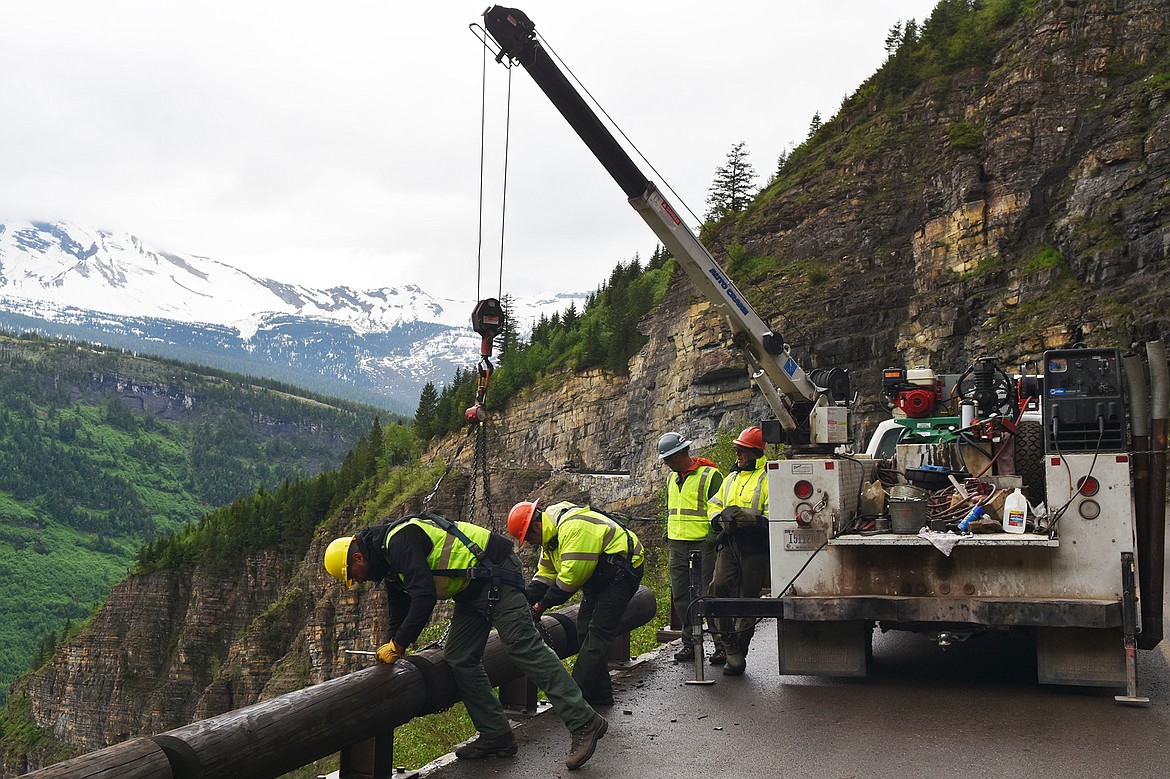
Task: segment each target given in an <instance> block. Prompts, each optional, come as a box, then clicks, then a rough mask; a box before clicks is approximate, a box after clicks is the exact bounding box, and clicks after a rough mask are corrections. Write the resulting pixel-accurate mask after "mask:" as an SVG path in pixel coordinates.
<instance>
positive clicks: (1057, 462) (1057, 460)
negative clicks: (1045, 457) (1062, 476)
mask: <svg viewBox="0 0 1170 779" xmlns="http://www.w3.org/2000/svg"><path fill="white" fill-rule="evenodd" d="M1049 462H1051V463H1052V464H1053V465H1060V458H1059V457H1053V458H1052V459H1051V460H1049Z"/></svg>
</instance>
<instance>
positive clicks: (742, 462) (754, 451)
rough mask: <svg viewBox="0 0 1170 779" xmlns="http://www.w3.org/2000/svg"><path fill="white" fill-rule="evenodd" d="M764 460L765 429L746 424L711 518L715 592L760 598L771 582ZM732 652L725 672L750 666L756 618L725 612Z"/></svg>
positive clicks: (726, 642) (724, 629) (721, 625)
mask: <svg viewBox="0 0 1170 779" xmlns="http://www.w3.org/2000/svg"><path fill="white" fill-rule="evenodd" d="M765 465H766V463H765V462H764V434H763V432H762V431H761V430H760V428H758V427H748V428H744V430H743V432H741V433H740V434H739V438H737V439H735V467H734V468H732V469H731V472H730V473H729V474H728V475H727V478H726V479H724V480H723V489H722V491H721V493H720V496H719V502H720V503H721V504H722V506H723V508H722V510H721V511H719V513H718V514H716V515H715V516H714V518H713V519H712V520H711V526H712V527H713V528H714V529H715V531H716V532H718V534H719V535H717V536H716V538H715V546H716V549H717V551H716V556H715V575H714V576H713V577H712V579H711V594H712V595H713V596H714V597H716V598H758V597H760V592H761V591H762V590H763V589H764V587H765V586H767V584H768V576H769V571H768V475H767V471H766V470H765ZM715 624H716V628H717V629H718V631H719V635H720V637H721V638H722V639H723V647H724V649H725V650H726V652H727V664H726V665H724V666H723V674H724V675H725V676H739V675H741V674H742V673H743V672H744V670H745V669H746V668H747V652H748V645H749V644H750V643H751V640H752V635H753V634H754V633H755V629H756V621H755V619H752V618H745V619H739V620H736V619H733V618H728V617H723V618H720V619H717V620H716V621H715Z"/></svg>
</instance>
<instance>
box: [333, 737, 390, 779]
mask: <svg viewBox="0 0 1170 779" xmlns="http://www.w3.org/2000/svg"><path fill="white" fill-rule="evenodd" d="M393 776H394V729H393V728H391V729H390V730H388V731H386V732H385V733H380V734H378V735H376V736H373V737H372V738H367V739H366V740H365V741H359V742H357V743H356V744H351V745H349V746H348V747H346V748H344V749H342V750H341V770H340V772H339V773H338V777H339V779H392V777H393Z"/></svg>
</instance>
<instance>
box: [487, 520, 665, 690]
mask: <svg viewBox="0 0 1170 779" xmlns="http://www.w3.org/2000/svg"><path fill="white" fill-rule="evenodd" d="M539 503H540V501H539V500H533V501H523V502H521V503H517V504H516V505H515V506H513V507H512V510H511V511H510V512H509V513H508V532H509V533H511V534H512V536H513V537H515V538H516V539H517V540H518V541H519V542H520V545H521V546H523V545H524V544H525V543H529V544H534V545H537V546H539V547H540V562H539V563H538V565H537V571H536V575H535V576H533V577H532V581H531V582H530V583H529V584H528V589H527V595H528V602H529V603H531V604H533V610H534V611H535V612H536V614H537V615H538V616H539V615H540V614H541V613H542V612H544V611H545V610H546V609H549V608H552V607H554V606H559V605H560V604H562V603H564V602H565V601H567V600H569V598H571V597H572V596H573V593H575V592H576V591H577V590H581V591H582V593H583V595H582V598H581V607H580V609H579V610H578V611H577V635H578V636H580V637H581V649H580V651H579V652H578V653H577V662H576V664H575V665H574V666H573V678H574V679H575V680H576V681H577V684H578V685H580V686H581V693H582V694H583V695H584V696H585V700H586V701H588V702H589V703H591V704H592V705H594V706H612V705H613V685H612V683H611V682H610V679H609V660H608V655H609V648H610V646H611V645H612V644H613V642H614V639H615V638H617V635H618V630H619V626H620V625H621V621H622V616H623V615H624V614H625V612H626V607H627V606H628V605H629V603H630V599H631V598H632V597H633V596H634V593H635V592H637V590H638V584H639V583H640V582H641V581H642V562H643V559H644V555H643V550H642V542H640V541H639V540H638V537H637V536H636V535H634V533H633V531H632V530H630V529H628V528H626V527H625V525H624V524H622V523H621V522H619V521H618V520H616V519H614V518H612V517H610V516H608V515H606V514H604V513H602V512H600V511H597V510H595V509H591V508H589V507H588V506H576V505H574V504H572V503H554V504H552V505H551V506H549V507H548V508H547V509H543V510H542V509H540V507H539Z"/></svg>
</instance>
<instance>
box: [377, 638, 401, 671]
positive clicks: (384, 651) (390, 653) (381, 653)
mask: <svg viewBox="0 0 1170 779" xmlns="http://www.w3.org/2000/svg"><path fill="white" fill-rule="evenodd" d="M403 654H404V652H403V651H402V647H400V646H398V644H396V643H394V642H393V641H390V642H389V643H386V644H382V646H380V647H378V652H377V655H378V660H379V662H383V663H386V664H387V665H389V664H391V663H393V662H394V661H395V660H397V659H398V658H400V657H402V655H403Z"/></svg>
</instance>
